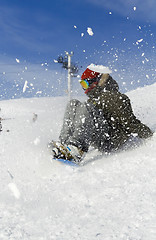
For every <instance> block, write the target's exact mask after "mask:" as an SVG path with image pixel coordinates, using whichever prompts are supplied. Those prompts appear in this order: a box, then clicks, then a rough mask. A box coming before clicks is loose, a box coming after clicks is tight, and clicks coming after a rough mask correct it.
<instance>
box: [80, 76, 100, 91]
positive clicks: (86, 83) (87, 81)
mask: <svg viewBox="0 0 156 240" xmlns="http://www.w3.org/2000/svg"><path fill="white" fill-rule="evenodd" d="M100 78H101V74H100V75H99V76H98V77H95V78H91V79H84V80H80V84H81V86H82V87H83V89H84V90H87V89H88V88H90V86H91V84H92V83H98V82H99V80H100Z"/></svg>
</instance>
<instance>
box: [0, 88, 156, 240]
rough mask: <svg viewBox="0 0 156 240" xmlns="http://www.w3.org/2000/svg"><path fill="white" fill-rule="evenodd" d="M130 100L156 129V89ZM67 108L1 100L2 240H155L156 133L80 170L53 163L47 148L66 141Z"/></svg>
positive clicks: (46, 101)
mask: <svg viewBox="0 0 156 240" xmlns="http://www.w3.org/2000/svg"><path fill="white" fill-rule="evenodd" d="M128 95H129V97H130V98H131V101H132V106H133V109H134V112H135V114H136V115H137V117H139V119H141V120H142V121H143V122H144V123H146V124H147V125H148V126H149V127H151V129H153V130H154V131H155V129H156V105H155V102H156V84H154V85H152V86H148V87H145V88H141V89H137V90H135V91H132V92H129V93H128ZM66 103H67V99H65V98H63V97H58V98H40V99H37V98H36V99H19V100H8V101H1V102H0V108H1V112H0V114H1V116H0V117H1V118H2V119H3V120H2V129H3V131H2V132H1V133H0V143H1V144H0V145H1V147H0V160H1V161H0V176H1V187H0V222H1V223H0V239H2V240H13V239H16V240H21V239H22V240H28V239H29V240H34V239H37V240H45V239H57V240H59V239H61V240H62V239H63V240H67V239H68V240H69V239H70V240H74V239H77V240H82V239H83V240H88V239H90V240H95V239H109V240H111V239H112V240H119V239H120V240H125V239H132V240H140V239H142V240H149V239H150V240H154V239H155V236H156V228H155V222H156V214H155V213H156V205H155V202H156V190H155V185H156V177H155V172H156V159H155V156H156V134H154V136H153V137H152V138H151V139H150V140H147V141H145V142H144V143H143V144H142V145H141V146H140V147H138V148H134V149H131V150H128V151H123V152H118V153H116V154H113V155H110V156H108V157H105V156H101V155H100V154H99V156H98V157H95V156H96V154H97V153H96V151H93V152H91V153H89V154H88V155H87V156H86V161H88V164H86V165H84V166H82V167H79V168H74V167H70V166H66V165H63V164H61V163H59V162H57V161H51V156H50V153H49V152H48V150H47V143H48V142H49V141H50V140H51V139H57V138H58V136H59V132H60V128H61V125H62V121H63V115H64V110H65V106H66ZM90 160H92V161H90Z"/></svg>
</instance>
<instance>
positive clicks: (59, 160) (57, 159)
mask: <svg viewBox="0 0 156 240" xmlns="http://www.w3.org/2000/svg"><path fill="white" fill-rule="evenodd" d="M53 160H54V161H58V162H60V163H62V164H65V165H68V166H74V167H79V166H80V163H77V162H75V161H74V160H67V159H63V158H53Z"/></svg>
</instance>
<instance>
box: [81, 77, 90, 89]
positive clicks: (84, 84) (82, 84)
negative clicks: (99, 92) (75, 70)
mask: <svg viewBox="0 0 156 240" xmlns="http://www.w3.org/2000/svg"><path fill="white" fill-rule="evenodd" d="M80 84H81V86H82V88H83V89H85V90H87V89H88V88H89V82H88V81H87V80H86V79H85V80H80Z"/></svg>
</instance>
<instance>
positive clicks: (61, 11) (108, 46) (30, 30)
mask: <svg viewBox="0 0 156 240" xmlns="http://www.w3.org/2000/svg"><path fill="white" fill-rule="evenodd" d="M155 11H156V2H155V0H144V1H142V0H134V1H132V0H130V1H126V0H109V1H108V0H78V1H73V0H42V1H41V0H23V1H22V0H0V34H1V38H0V76H1V81H0V92H1V97H2V96H4V95H5V98H6V97H8V98H10V97H12V95H14V97H16V96H18V97H20V96H23V94H25V96H26V97H29V96H30V95H32V96H34V95H35V93H36V92H42V93H43V92H44V94H41V96H46V95H50V92H53V93H54V92H55V94H56V92H57V93H59V94H62V91H60V90H59V88H60V87H61V86H62V81H63V80H62V79H64V78H66V73H65V71H64V70H62V69H61V65H59V64H57V63H55V62H54V60H56V59H57V57H58V56H59V55H62V56H64V52H65V51H74V56H73V58H72V60H73V62H74V63H76V64H77V65H78V66H79V68H80V70H79V74H81V72H82V71H83V70H84V69H85V68H86V67H87V65H89V64H90V63H96V64H103V65H106V66H109V67H110V68H112V70H113V73H112V74H113V77H115V78H116V80H117V81H118V82H119V85H120V88H121V89H122V90H123V91H126V90H130V89H134V88H136V87H139V86H143V85H146V84H152V83H153V82H155V69H156V68H155V63H156V57H155V43H156V37H155V36H156V15H155ZM88 27H89V28H91V29H92V31H93V34H89V33H88V32H87V28H88ZM17 59H18V60H19V61H17ZM41 76H42V78H41ZM25 81H28V84H30V85H29V89H27V94H26V93H23V92H22V91H21V90H22V89H23V88H22V87H23V84H24V83H25ZM56 81H57V82H56ZM74 81H76V80H74ZM58 84H60V85H58ZM45 86H46V87H45ZM49 86H50V87H49ZM41 88H42V89H41ZM74 88H77V85H75V86H74ZM4 89H5V94H4ZM13 89H14V91H13ZM51 89H53V90H54V89H55V91H51ZM30 93H31V94H30ZM56 95H57V94H56Z"/></svg>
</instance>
